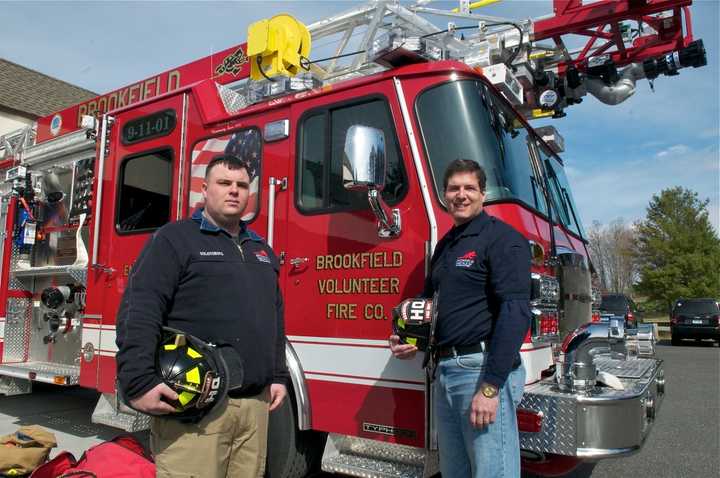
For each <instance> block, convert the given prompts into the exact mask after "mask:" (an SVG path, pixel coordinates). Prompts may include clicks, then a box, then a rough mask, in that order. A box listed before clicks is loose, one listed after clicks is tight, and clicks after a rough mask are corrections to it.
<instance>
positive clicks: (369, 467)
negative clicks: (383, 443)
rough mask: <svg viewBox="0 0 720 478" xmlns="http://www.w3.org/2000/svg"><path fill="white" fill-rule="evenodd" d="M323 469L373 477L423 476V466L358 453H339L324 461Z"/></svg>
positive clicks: (416, 477)
mask: <svg viewBox="0 0 720 478" xmlns="http://www.w3.org/2000/svg"><path fill="white" fill-rule="evenodd" d="M322 469H323V471H329V472H333V473H342V474H345V475H348V476H360V477H368V478H370V477H372V478H422V476H423V467H422V466H413V465H408V464H406V463H397V462H392V461H384V460H382V459H378V458H367V457H364V456H357V455H345V454H341V455H337V456H335V457H333V458H331V459H328V460H325V461H323V465H322Z"/></svg>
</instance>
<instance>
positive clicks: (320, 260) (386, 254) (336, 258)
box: [315, 251, 403, 271]
mask: <svg viewBox="0 0 720 478" xmlns="http://www.w3.org/2000/svg"><path fill="white" fill-rule="evenodd" d="M402 265H403V254H402V252H400V251H378V252H355V253H352V254H327V255H324V256H317V257H316V258H315V269H316V270H319V271H321V270H343V269H345V270H347V269H366V268H368V269H390V268H398V267H401V266H402Z"/></svg>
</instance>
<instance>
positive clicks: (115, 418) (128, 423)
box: [92, 393, 151, 433]
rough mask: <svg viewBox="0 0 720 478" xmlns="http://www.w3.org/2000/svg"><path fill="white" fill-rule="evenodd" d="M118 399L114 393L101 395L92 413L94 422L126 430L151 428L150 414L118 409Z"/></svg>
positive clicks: (136, 430) (133, 430) (135, 430)
mask: <svg viewBox="0 0 720 478" xmlns="http://www.w3.org/2000/svg"><path fill="white" fill-rule="evenodd" d="M117 404H118V399H117V397H116V396H115V395H114V394H112V393H103V394H102V395H100V397H99V399H98V402H97V405H95V410H93V413H92V422H93V423H99V424H102V425H107V426H109V427H115V428H120V429H122V430H125V431H126V432H130V433H133V432H138V431H141V430H147V429H149V428H150V419H151V417H150V415H145V414H143V413H138V412H136V411H134V410H133V411H130V412H128V413H125V412H123V411H120V410H118V409H117Z"/></svg>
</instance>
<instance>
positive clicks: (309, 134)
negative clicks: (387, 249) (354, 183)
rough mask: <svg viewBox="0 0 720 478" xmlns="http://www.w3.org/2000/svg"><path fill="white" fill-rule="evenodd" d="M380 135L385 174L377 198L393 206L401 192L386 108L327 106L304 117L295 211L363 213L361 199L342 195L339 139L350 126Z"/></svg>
mask: <svg viewBox="0 0 720 478" xmlns="http://www.w3.org/2000/svg"><path fill="white" fill-rule="evenodd" d="M357 124H360V125H365V126H372V127H375V128H379V129H381V130H383V131H384V132H385V142H386V145H387V151H386V154H387V158H386V159H387V173H386V177H385V188H384V189H383V192H382V197H383V199H384V200H385V202H387V203H388V204H391V205H393V204H397V203H398V202H399V201H400V199H402V197H403V195H404V194H405V191H406V189H407V181H406V180H405V170H404V168H403V164H402V157H401V155H400V147H399V144H398V140H397V135H396V134H395V128H394V126H393V120H392V116H391V114H390V108H389V107H388V105H387V103H386V102H385V101H384V100H381V99H373V100H370V101H366V102H363V103H360V104H353V105H350V106H338V107H332V106H331V107H328V108H323V109H320V110H316V111H315V112H313V113H311V114H310V115H309V116H306V117H305V118H304V119H303V120H302V122H301V124H300V134H299V138H300V144H299V152H298V159H299V164H298V184H299V186H300V187H299V188H298V189H299V193H298V196H297V203H298V207H299V208H300V209H301V210H302V211H303V212H309V213H315V212H332V211H347V210H357V209H367V208H368V202H367V195H366V194H365V193H363V192H359V191H347V190H346V189H345V188H344V187H343V184H342V177H343V171H342V167H343V155H344V148H345V134H346V133H347V130H348V129H349V128H350V126H352V125H357Z"/></svg>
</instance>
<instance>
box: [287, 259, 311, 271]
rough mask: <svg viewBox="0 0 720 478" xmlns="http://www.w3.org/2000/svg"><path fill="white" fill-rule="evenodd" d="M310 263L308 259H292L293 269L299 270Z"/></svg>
mask: <svg viewBox="0 0 720 478" xmlns="http://www.w3.org/2000/svg"><path fill="white" fill-rule="evenodd" d="M309 261H310V259H308V258H307V257H293V258H292V259H290V261H288V262H290V265H291V266H292V267H293V269H297V268H299V267H300V266H301V265H303V264H307V263H308V262H309Z"/></svg>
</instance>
